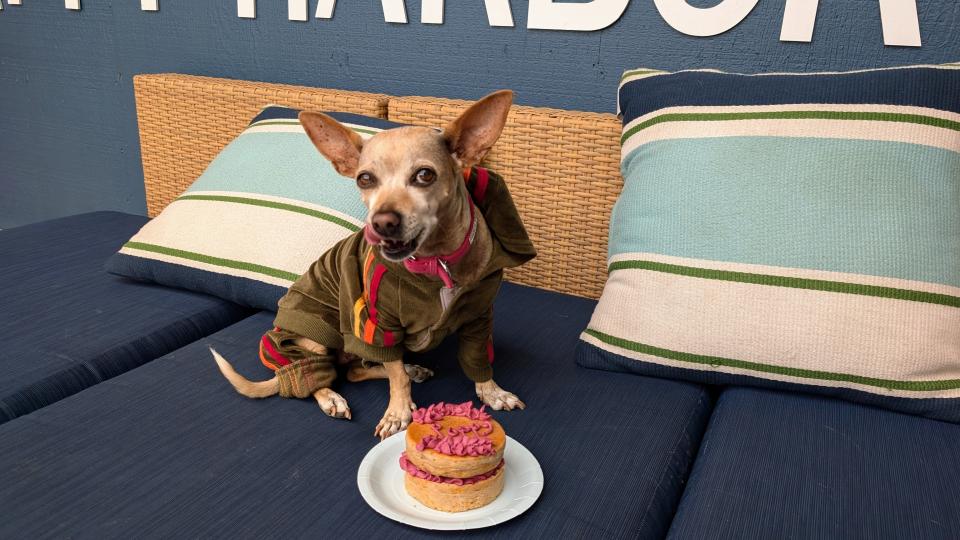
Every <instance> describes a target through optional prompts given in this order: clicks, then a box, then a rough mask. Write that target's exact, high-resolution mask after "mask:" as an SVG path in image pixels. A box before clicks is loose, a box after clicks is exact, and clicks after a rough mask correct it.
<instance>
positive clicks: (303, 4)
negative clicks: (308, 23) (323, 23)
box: [287, 0, 310, 21]
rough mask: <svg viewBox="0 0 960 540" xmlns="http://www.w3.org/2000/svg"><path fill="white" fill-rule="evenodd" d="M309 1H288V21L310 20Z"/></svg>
mask: <svg viewBox="0 0 960 540" xmlns="http://www.w3.org/2000/svg"><path fill="white" fill-rule="evenodd" d="M309 7H310V6H308V5H307V0H287V19H289V20H291V21H305V20H307V19H308V17H307V10H308V8H309Z"/></svg>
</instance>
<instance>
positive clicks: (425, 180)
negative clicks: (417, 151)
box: [413, 169, 437, 186]
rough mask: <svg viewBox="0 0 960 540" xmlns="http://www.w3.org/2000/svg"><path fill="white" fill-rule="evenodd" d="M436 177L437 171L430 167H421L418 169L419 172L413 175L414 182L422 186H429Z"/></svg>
mask: <svg viewBox="0 0 960 540" xmlns="http://www.w3.org/2000/svg"><path fill="white" fill-rule="evenodd" d="M436 179H437V173H435V172H433V171H431V170H430V169H420V170H419V171H417V174H415V175H414V176H413V182H414V183H415V184H418V185H421V186H429V185H430V184H432V183H433V181H434V180H436Z"/></svg>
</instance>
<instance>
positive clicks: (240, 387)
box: [210, 347, 280, 398]
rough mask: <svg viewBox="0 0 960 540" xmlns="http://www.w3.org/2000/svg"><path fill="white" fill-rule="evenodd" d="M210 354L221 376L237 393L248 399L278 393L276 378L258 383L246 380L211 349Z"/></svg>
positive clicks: (278, 382) (278, 387)
mask: <svg viewBox="0 0 960 540" xmlns="http://www.w3.org/2000/svg"><path fill="white" fill-rule="evenodd" d="M210 352H211V353H213V359H214V360H216V361H217V366H219V367H220V373H223V376H224V377H226V378H227V380H228V381H230V384H231V385H233V387H234V388H235V389H236V390H237V392H240V393H241V394H243V395H245V396H247V397H249V398H265V397H270V396H275V395H277V394H279V393H280V381H279V380H278V379H277V377H276V376H274V377H273V378H272V379H269V380H266V381H259V382H254V381H250V380H247V379H245V378H244V377H243V375H240V374H239V373H237V372H236V370H234V369H233V366H231V365H230V362H227V359H226V358H224V357H222V356H220V353H218V352H217V351H215V350H214V349H213V347H210Z"/></svg>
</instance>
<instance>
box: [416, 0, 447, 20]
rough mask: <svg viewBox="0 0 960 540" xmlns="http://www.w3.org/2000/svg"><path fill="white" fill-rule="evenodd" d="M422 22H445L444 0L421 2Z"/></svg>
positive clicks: (424, 0) (425, 0)
mask: <svg viewBox="0 0 960 540" xmlns="http://www.w3.org/2000/svg"><path fill="white" fill-rule="evenodd" d="M420 22H421V23H423V24H443V0H423V1H422V2H421V3H420Z"/></svg>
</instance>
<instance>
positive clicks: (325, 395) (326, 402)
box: [313, 388, 352, 420]
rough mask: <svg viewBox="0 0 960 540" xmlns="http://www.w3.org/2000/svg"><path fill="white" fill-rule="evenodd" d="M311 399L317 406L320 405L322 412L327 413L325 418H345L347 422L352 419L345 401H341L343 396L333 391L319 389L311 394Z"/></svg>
mask: <svg viewBox="0 0 960 540" xmlns="http://www.w3.org/2000/svg"><path fill="white" fill-rule="evenodd" d="M313 397H314V398H315V399H316V400H317V404H318V405H320V408H321V409H323V412H325V413H327V416H331V417H333V418H346V419H347V420H350V419H351V418H352V416H351V414H350V407H348V406H347V400H345V399H343V396H341V395H340V394H338V393H336V392H334V391H333V390H331V389H329V388H321V389H319V390H317V391H316V392H314V393H313Z"/></svg>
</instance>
